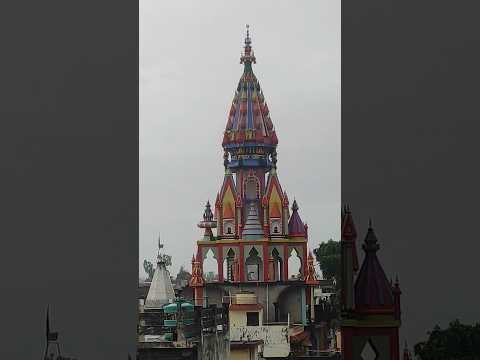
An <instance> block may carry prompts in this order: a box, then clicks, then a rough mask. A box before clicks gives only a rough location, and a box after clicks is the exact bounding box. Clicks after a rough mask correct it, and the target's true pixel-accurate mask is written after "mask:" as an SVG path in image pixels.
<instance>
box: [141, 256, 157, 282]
mask: <svg viewBox="0 0 480 360" xmlns="http://www.w3.org/2000/svg"><path fill="white" fill-rule="evenodd" d="M143 269H144V270H145V273H146V274H147V280H148V281H152V279H153V274H154V273H155V269H154V268H153V264H152V263H151V262H150V261H147V260H146V259H145V260H143Z"/></svg>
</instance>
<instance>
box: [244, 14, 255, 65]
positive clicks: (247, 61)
mask: <svg viewBox="0 0 480 360" xmlns="http://www.w3.org/2000/svg"><path fill="white" fill-rule="evenodd" d="M246 28H247V35H246V36H245V46H244V47H243V49H244V50H243V54H242V56H241V57H240V64H244V65H245V72H247V71H249V70H250V71H251V70H252V63H254V64H256V59H255V55H254V54H253V50H252V39H251V38H250V25H248V24H247V25H246Z"/></svg>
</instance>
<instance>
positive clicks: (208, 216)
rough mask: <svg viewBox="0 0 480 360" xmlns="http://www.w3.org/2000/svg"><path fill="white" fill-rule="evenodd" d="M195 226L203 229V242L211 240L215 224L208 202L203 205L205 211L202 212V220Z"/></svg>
mask: <svg viewBox="0 0 480 360" xmlns="http://www.w3.org/2000/svg"><path fill="white" fill-rule="evenodd" d="M217 198H218V196H217ZM197 226H198V227H199V228H201V229H205V232H204V234H203V238H204V240H213V232H212V228H216V227H217V222H216V221H214V219H213V212H212V209H211V205H210V200H207V203H206V204H205V211H204V212H203V220H202V221H200V222H199V223H198V225H197Z"/></svg>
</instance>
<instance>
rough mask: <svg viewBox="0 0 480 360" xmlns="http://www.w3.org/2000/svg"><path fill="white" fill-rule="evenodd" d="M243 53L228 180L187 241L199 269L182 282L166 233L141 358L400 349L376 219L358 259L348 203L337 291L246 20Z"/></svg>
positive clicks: (348, 354)
mask: <svg viewBox="0 0 480 360" xmlns="http://www.w3.org/2000/svg"><path fill="white" fill-rule="evenodd" d="M240 63H241V65H242V66H243V73H242V75H241V77H240V80H239V82H238V85H237V87H236V90H235V93H234V96H233V101H232V104H231V106H230V109H229V111H228V114H227V119H226V126H225V131H224V133H223V138H221V139H219V142H220V140H221V146H222V149H223V165H224V173H223V182H221V186H220V188H219V191H218V193H217V194H216V196H215V201H214V202H212V203H210V201H206V203H205V207H204V209H199V214H201V216H199V217H200V219H199V222H198V224H197V225H198V228H200V231H199V232H198V234H199V235H198V238H197V239H198V240H197V241H196V246H195V243H194V239H192V241H191V243H190V246H188V245H187V246H186V248H190V249H192V248H193V251H194V253H193V254H192V260H191V265H192V268H191V274H189V275H191V277H190V278H189V279H188V281H185V283H184V284H183V285H182V281H184V280H182V279H180V281H177V280H178V278H177V280H176V285H175V288H174V287H173V284H172V282H173V280H172V279H171V277H170V274H169V272H168V270H167V265H168V263H169V260H170V258H169V257H168V256H166V255H165V254H160V250H161V248H162V247H163V245H161V244H160V243H159V254H158V257H157V258H158V259H157V267H156V270H155V272H154V273H153V274H152V275H151V276H150V278H149V280H148V281H147V282H145V283H144V284H142V285H141V289H140V290H141V293H142V295H140V296H139V300H140V303H139V313H140V315H139V327H138V329H139V330H138V334H139V340H138V344H139V345H138V349H139V350H138V359H157V358H158V359H161V358H162V359H163V358H172V359H174V358H179V359H180V358H182V359H185V358H188V359H204V360H213V359H215V360H220V359H246V360H250V359H281V358H290V359H306V358H310V359H323V358H329V359H340V358H343V359H345V360H350V359H352V360H353V359H359V360H361V359H363V360H374V359H377V360H379V359H392V360H395V359H399V346H398V335H399V326H400V288H399V284H398V281H396V282H395V283H393V282H389V281H388V280H387V278H386V275H385V273H384V271H383V269H382V266H381V265H380V262H379V260H378V258H377V255H376V252H377V251H378V249H379V246H378V244H377V238H376V236H375V233H374V232H373V228H372V226H371V225H370V226H369V229H368V232H367V235H366V238H365V242H364V244H363V250H364V252H365V257H364V259H363V263H362V265H361V266H360V265H359V258H358V255H357V245H356V237H357V233H356V229H355V226H354V223H353V219H352V216H351V212H350V209H349V208H347V207H346V208H345V209H344V211H343V212H342V219H341V223H342V230H341V234H342V239H341V242H340V244H338V243H337V244H338V246H339V247H341V254H340V253H339V254H338V257H341V259H342V261H341V267H342V270H341V274H342V275H341V279H337V280H338V281H341V285H342V291H341V294H340V295H341V296H340V297H339V296H337V292H336V290H335V289H336V287H337V282H336V280H335V279H331V278H329V279H328V280H327V279H323V278H321V276H317V273H316V271H315V265H314V257H313V255H312V253H311V251H310V250H311V249H312V240H311V239H309V234H308V226H307V224H306V223H304V221H303V220H302V216H301V209H300V206H299V203H298V202H297V201H296V200H295V199H293V201H290V199H289V197H288V196H287V193H286V191H285V189H283V188H282V185H281V182H280V177H279V171H278V157H277V146H278V143H279V139H278V137H277V133H276V131H275V126H274V122H273V120H272V117H271V115H270V110H269V107H268V105H267V101H266V97H265V95H264V93H263V91H262V88H261V86H260V82H259V81H258V79H257V77H256V76H255V74H254V71H253V65H254V64H255V63H256V58H255V55H254V52H253V49H252V41H251V38H250V34H249V30H248V27H247V34H246V37H245V44H244V50H243V53H242V55H241V58H240ZM286 141H288V139H287V140H286ZM290 141H294V139H291V140H290ZM297 141H298V139H297ZM300 141H301V139H300ZM212 151H214V149H212ZM219 160H220V161H221V159H219ZM300 170H301V169H300ZM197 176H202V175H201V174H200V175H197ZM220 176H222V174H219V182H220V180H221V177H220ZM205 198H206V199H208V195H207V196H205ZM199 205H200V204H199ZM202 211H203V214H202ZM312 216H321V215H319V214H313V215H312ZM192 225H193V224H192ZM192 227H193V226H192ZM197 231H198V230H197ZM321 240H322V239H315V243H316V244H318V243H319V242H320V241H321ZM162 251H163V250H162ZM152 269H153V265H152ZM339 277H340V276H339ZM340 304H341V306H340ZM340 308H341V311H342V313H341V319H340V313H339V310H340ZM340 330H341V331H340ZM167 356H168V357H167Z"/></svg>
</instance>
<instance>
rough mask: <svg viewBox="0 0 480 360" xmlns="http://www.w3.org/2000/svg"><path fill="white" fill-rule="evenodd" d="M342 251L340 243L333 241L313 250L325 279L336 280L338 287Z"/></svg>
mask: <svg viewBox="0 0 480 360" xmlns="http://www.w3.org/2000/svg"><path fill="white" fill-rule="evenodd" d="M340 251H341V249H340V242H339V241H334V240H332V239H330V240H328V241H327V242H323V243H321V244H320V245H319V247H318V248H316V249H314V250H313V253H314V254H315V258H316V259H317V261H318V263H319V264H320V270H322V274H323V277H324V278H325V279H328V280H331V279H332V278H335V281H336V282H337V285H338V284H339V280H340ZM337 288H338V286H337Z"/></svg>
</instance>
